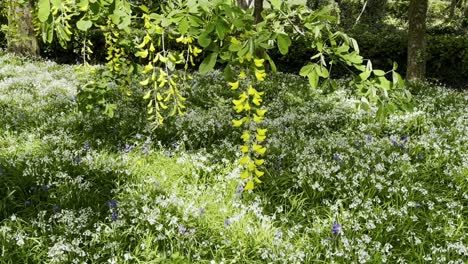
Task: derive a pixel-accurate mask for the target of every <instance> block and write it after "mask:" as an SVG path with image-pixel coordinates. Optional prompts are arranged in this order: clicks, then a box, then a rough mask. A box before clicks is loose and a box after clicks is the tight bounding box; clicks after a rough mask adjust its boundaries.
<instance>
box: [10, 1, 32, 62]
mask: <svg viewBox="0 0 468 264" xmlns="http://www.w3.org/2000/svg"><path fill="white" fill-rule="evenodd" d="M31 6H32V5H31V3H30V2H29V1H19V0H11V1H10V3H9V8H8V28H9V30H8V31H9V32H8V34H7V46H8V50H9V51H11V52H15V53H21V54H29V55H39V44H38V41H37V38H36V33H35V31H34V25H33V18H32V11H31Z"/></svg>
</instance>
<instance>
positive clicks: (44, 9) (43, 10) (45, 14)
mask: <svg viewBox="0 0 468 264" xmlns="http://www.w3.org/2000/svg"><path fill="white" fill-rule="evenodd" d="M37 5H38V7H39V10H38V12H37V18H38V19H39V21H41V22H42V23H44V22H46V21H47V18H49V16H50V2H49V0H39V3H38V4H37Z"/></svg>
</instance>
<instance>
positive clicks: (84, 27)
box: [76, 19, 93, 31]
mask: <svg viewBox="0 0 468 264" xmlns="http://www.w3.org/2000/svg"><path fill="white" fill-rule="evenodd" d="M92 26H93V22H91V21H89V20H83V19H81V20H79V21H78V22H76V27H77V28H78V29H79V30H81V31H88V29H90V28H91V27H92Z"/></svg>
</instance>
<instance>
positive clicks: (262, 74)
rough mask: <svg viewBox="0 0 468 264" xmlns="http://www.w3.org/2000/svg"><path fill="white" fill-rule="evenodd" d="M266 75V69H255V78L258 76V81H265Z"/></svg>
mask: <svg viewBox="0 0 468 264" xmlns="http://www.w3.org/2000/svg"><path fill="white" fill-rule="evenodd" d="M265 77H266V73H265V71H264V70H257V69H255V78H257V80H258V81H264V80H265Z"/></svg>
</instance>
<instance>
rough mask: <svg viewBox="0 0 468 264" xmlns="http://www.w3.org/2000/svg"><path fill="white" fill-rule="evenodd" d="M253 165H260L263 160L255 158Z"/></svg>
mask: <svg viewBox="0 0 468 264" xmlns="http://www.w3.org/2000/svg"><path fill="white" fill-rule="evenodd" d="M254 162H255V165H257V166H260V165H262V164H263V163H265V160H264V159H255V161H254Z"/></svg>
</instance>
